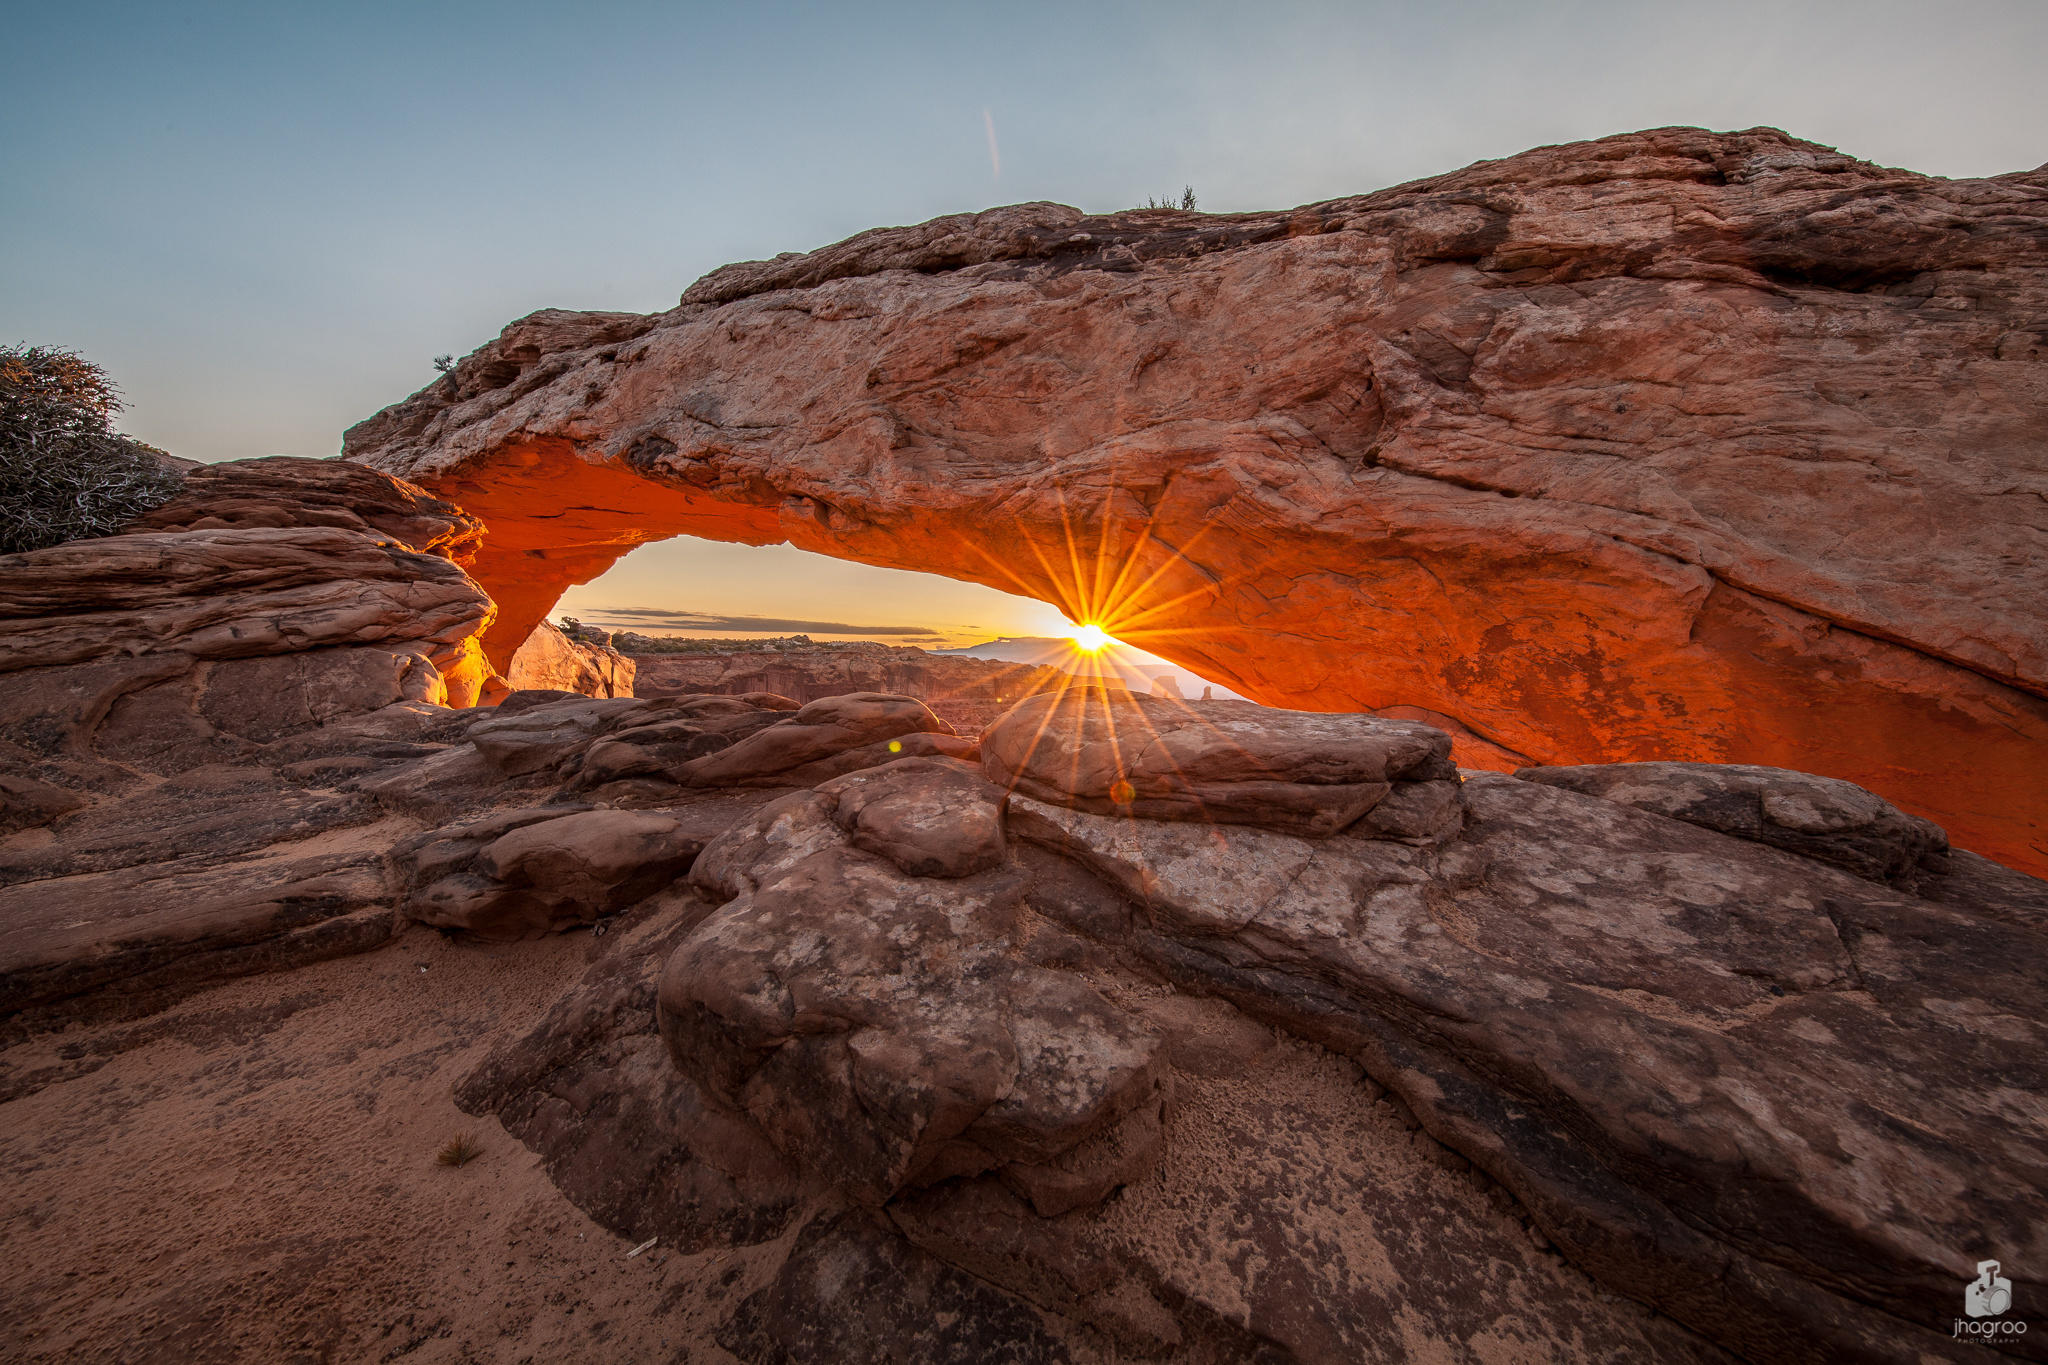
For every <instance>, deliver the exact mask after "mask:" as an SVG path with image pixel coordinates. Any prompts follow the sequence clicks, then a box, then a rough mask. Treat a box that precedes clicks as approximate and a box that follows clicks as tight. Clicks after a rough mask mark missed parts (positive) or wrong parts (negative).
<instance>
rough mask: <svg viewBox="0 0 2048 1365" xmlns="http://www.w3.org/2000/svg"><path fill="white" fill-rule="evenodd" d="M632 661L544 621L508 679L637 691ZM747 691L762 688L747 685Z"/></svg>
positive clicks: (625, 693)
mask: <svg viewBox="0 0 2048 1365" xmlns="http://www.w3.org/2000/svg"><path fill="white" fill-rule="evenodd" d="M635 671H636V670H635V668H634V665H633V661H632V660H631V659H629V658H627V657H626V656H625V655H624V654H621V653H620V652H619V651H618V650H616V649H612V648H610V647H609V646H606V645H597V644H591V643H590V642H589V641H586V640H572V639H570V638H569V637H568V636H567V635H564V634H563V633H562V632H561V631H560V630H558V629H557V628H555V627H554V626H552V625H550V624H549V623H548V622H546V621H543V622H541V623H540V624H539V625H537V626H535V627H534V628H533V634H531V635H529V636H527V637H526V643H525V644H523V645H521V646H519V648H518V649H517V650H516V651H515V652H514V653H513V655H512V663H511V666H510V667H508V668H507V669H506V670H505V683H506V685H507V686H509V687H511V688H512V689H513V690H514V691H536V690H538V691H550V692H581V693H582V694H583V695H585V696H587V697H630V696H632V695H634V686H633V678H634V673H635ZM711 690H715V689H710V688H695V689H691V688H675V689H672V690H670V691H667V692H662V693H655V694H650V695H659V696H680V695H682V694H683V693H684V692H687V691H711ZM742 690H745V691H756V690H759V689H754V688H746V689H742Z"/></svg>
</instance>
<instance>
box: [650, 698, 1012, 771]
mask: <svg viewBox="0 0 2048 1365" xmlns="http://www.w3.org/2000/svg"><path fill="white" fill-rule="evenodd" d="M922 736H932V737H934V738H930V739H923V738H920V737H922ZM955 739H956V737H955V736H954V735H953V727H952V726H950V725H948V724H946V723H945V722H944V721H942V720H940V719H939V718H938V717H937V716H935V715H933V714H932V713H931V710H930V709H929V708H928V707H926V706H925V704H924V703H923V702H921V701H918V700H917V699H916V698H915V697H896V696H890V695H888V694H887V693H882V692H853V693H848V694H846V695H844V696H834V697H825V698H823V699H821V700H819V701H814V702H811V703H810V704H808V705H806V706H804V707H802V708H801V709H799V710H797V711H794V712H791V713H790V714H789V715H787V716H785V717H783V718H782V719H780V720H778V721H777V722H776V723H775V724H774V725H771V726H769V727H768V728H766V729H764V730H760V731H757V732H756V733H754V734H751V735H748V736H747V737H746V738H744V739H742V740H740V741H739V742H738V743H736V744H733V745H731V746H729V747H727V748H724V749H721V750H719V751H718V752H716V753H713V754H707V755H705V756H704V757H702V758H698V759H692V760H691V761H689V762H687V763H684V764H682V765H680V766H679V767H677V768H675V769H674V770H673V771H674V776H675V777H676V779H677V780H678V781H680V782H682V783H684V784H685V785H687V786H693V787H722V786H745V785H755V784H765V785H773V786H803V785H808V784H809V783H812V782H817V781H820V780H822V779H824V778H827V777H836V776H838V775H839V774H840V773H842V772H851V771H854V770H855V769H857V768H864V767H868V766H871V765H873V764H875V763H886V762H888V761H890V759H891V758H894V757H921V756H930V755H933V754H943V755H946V756H948V757H957V756H959V755H961V754H965V753H970V752H972V751H973V748H974V746H973V743H972V742H971V741H958V742H957V743H955V744H951V745H948V744H946V743H945V741H948V740H955Z"/></svg>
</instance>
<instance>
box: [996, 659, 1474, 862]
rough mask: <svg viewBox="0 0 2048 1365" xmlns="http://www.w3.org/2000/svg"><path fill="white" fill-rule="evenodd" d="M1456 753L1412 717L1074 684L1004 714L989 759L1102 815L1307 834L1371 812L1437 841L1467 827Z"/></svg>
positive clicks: (1024, 783)
mask: <svg viewBox="0 0 2048 1365" xmlns="http://www.w3.org/2000/svg"><path fill="white" fill-rule="evenodd" d="M1450 751H1451V740H1450V736H1449V735H1446V734H1445V733H1443V732H1442V731H1441V730H1436V729H1432V728H1430V727H1429V726H1426V725H1421V724H1417V723H1415V722H1413V721H1398V720H1382V719H1379V718H1377V717H1373V716H1357V715H1316V714H1310V713H1307V712H1301V711H1273V710H1268V709H1266V708H1264V707H1259V706H1253V705H1250V704H1248V703H1242V702H1220V703H1210V704H1207V705H1204V706H1203V707H1201V708H1200V709H1199V710H1197V709H1196V708H1193V707H1190V706H1188V705H1186V704H1184V703H1177V702H1174V701H1171V700H1169V699H1166V698H1161V697H1137V696H1132V695H1131V694H1129V693H1121V692H1114V693H1113V692H1104V691H1102V690H1100V689H1093V688H1084V687H1076V688H1071V689H1068V690H1065V691H1062V692H1057V693H1048V694H1046V695H1044V696H1038V697H1032V698H1030V699H1029V700H1026V701H1023V702H1020V703H1018V704H1017V705H1016V706H1015V707H1013V708H1012V709H1011V710H1010V711H1008V712H1007V713H1005V714H1004V715H1003V716H1002V717H1001V718H1000V719H998V720H997V721H996V722H995V724H993V725H991V726H990V727H989V728H988V731H987V732H986V733H985V734H984V735H983V737H982V760H981V761H982V767H983V769H984V771H986V772H987V773H988V775H989V779H990V780H991V781H993V782H995V783H997V784H999V785H1001V786H1003V787H1005V788H1007V789H1009V790H1013V791H1017V792H1021V793H1023V794H1025V795H1027V796H1032V797H1036V798H1038V799H1040V800H1048V801H1055V802H1058V803H1059V804H1061V805H1067V806H1072V807H1074V808H1076V809H1078V810H1089V811H1094V812H1096V813H1097V814H1112V813H1113V814H1122V815H1132V816H1137V817H1140V818H1144V819H1154V820H1201V821H1207V822H1210V823H1217V824H1244V825H1258V826H1262V827H1265V828H1268V829H1284V830H1291V831H1294V832H1296V833H1301V834H1331V833H1334V832H1336V831H1337V830H1340V829H1344V828H1346V827H1347V826H1349V825H1351V824H1352V823H1353V822H1355V821H1357V820H1359V819H1360V818H1361V817H1366V818H1367V821H1368V823H1369V824H1373V825H1375V827H1376V828H1381V829H1382V830H1383V832H1386V833H1388V834H1398V835H1401V836H1404V837H1415V838H1426V837H1429V836H1432V835H1436V834H1439V833H1442V832H1444V831H1445V830H1447V829H1449V828H1451V827H1452V826H1454V825H1455V824H1456V821H1457V814H1458V801H1457V791H1458V773H1457V769H1456V768H1455V767H1453V766H1452V765H1451V762H1450ZM1382 807H1384V810H1382ZM1368 812H1374V815H1372V816H1368V814H1367V813H1368Z"/></svg>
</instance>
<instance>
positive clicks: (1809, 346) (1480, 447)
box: [346, 129, 2048, 870]
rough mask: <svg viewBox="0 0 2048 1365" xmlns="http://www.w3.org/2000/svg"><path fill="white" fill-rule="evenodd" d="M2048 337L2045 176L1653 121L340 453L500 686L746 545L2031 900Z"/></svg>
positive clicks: (843, 319)
mask: <svg viewBox="0 0 2048 1365" xmlns="http://www.w3.org/2000/svg"><path fill="white" fill-rule="evenodd" d="M2044 308H2048V173H2044V172H2040V171H2035V172H2029V173H2021V174H2013V175H2006V176H2000V177H1996V178H1992V179H1987V180H1967V181H1947V180H1940V179H1935V178H1930V177H1927V176H1921V175H1915V174H1911V173H1909V172H1904V171H1895V170H1887V169H1883V168H1880V167H1876V166H1871V165H1868V164H1865V163H1861V162H1857V161H1854V160H1851V159H1850V158H1848V157H1845V156H1841V155H1839V154H1837V153H1835V152H1833V151H1830V150H1828V149H1826V148H1823V147H1818V146H1814V145H1812V144H1809V143H1804V142H1800V141H1797V140H1795V139H1793V138H1790V137H1787V136H1785V135H1784V134H1782V133H1778V132H1774V131H1771V130H1754V131H1750V132H1745V133H1735V134H1713V133H1707V132H1703V131H1700V130H1696V129H1665V130H1659V131H1655V132H1646V133H1637V134H1630V135H1627V136H1622V137H1614V138H1608V139H1604V140H1602V141H1598V142H1592V143H1583V144H1576V145H1572V146H1566V147H1555V148H1543V149H1539V150H1536V151H1532V152H1527V153H1524V154H1522V155H1520V156H1516V157H1512V158H1509V159H1507V160H1504V161H1497V162H1484V163H1480V164H1478V165H1475V166H1472V167H1469V168H1467V169H1465V170H1462V171H1457V172H1454V173H1452V174H1450V175H1445V176H1440V177H1437V178H1435V179H1432V180H1425V181H1419V182H1416V183H1414V184H1411V185H1405V186H1401V187H1398V188H1395V189H1391V190H1385V191H1381V192H1379V193H1376V194H1372V195H1366V196H1362V197H1359V198H1353V199H1343V200H1335V201H1332V202H1329V203H1325V204H1318V205H1313V206H1310V207H1306V208H1302V209H1297V210H1293V211H1291V212H1285V213H1270V214H1241V215H1202V214H1193V213H1179V212H1165V211H1161V212H1128V213H1121V214H1114V215H1109V216H1089V215H1086V214H1083V213H1081V212H1079V211H1078V210H1075V209H1071V208H1065V207H1062V206H1059V205H1054V204H1026V205H1019V206H1015V207H1011V208H1005V209H996V210H991V211H989V212H987V213H982V214H977V215H962V216H957V217H952V218H944V219H939V220H935V221H934V222H931V223H928V224H924V225H922V226H919V227H912V228H892V229H885V230H878V231H875V232H870V233H865V234H862V235H861V236H859V237H855V238H852V239H850V240H849V241H846V242H843V243H840V244H839V245H837V246H833V247H829V248H826V249H824V250H821V251H817V252H813V253H811V254H809V255H804V256H793V257H781V258H777V259H776V260H773V261H763V262H755V263H751V264H746V265H736V266H731V267H727V268H726V269H723V270H720V271H717V272H715V273H713V274H712V275H710V276H707V277H706V278H705V279H703V280H701V281H699V282H698V283H697V284H696V285H694V286H692V287H691V288H690V290H689V291H688V292H687V293H686V294H685V295H684V296H683V301H682V303H681V305H680V306H679V307H677V308H676V309H674V310H672V311H670V312H668V313H664V314H660V315H656V316H649V317H639V316H633V315H628V314H594V313H567V312H552V311H551V312H543V313H537V314H534V315H533V316H531V317H529V318H526V319H523V320H521V321H519V322H517V323H514V324H513V325H511V326H510V327H508V328H507V329H506V330H505V332H504V334H503V335H502V336H501V337H499V339H498V340H496V341H494V342H492V343H491V344H489V345H488V346H485V347H484V348H483V349H482V350H480V351H478V352H477V353H475V354H474V355H472V356H470V357H469V358H468V359H466V360H465V361H463V362H462V364H461V365H459V366H458V367H457V369H456V370H455V372H454V373H453V374H451V375H450V376H448V377H447V378H445V379H442V380H440V381H438V382H437V383H436V384H434V385H433V386H432V387H431V388H428V389H426V390H423V391H422V392H420V393H419V394H417V395H415V396H414V397H413V398H411V399H409V400H408V401H406V402H405V403H402V404H400V405H398V406H397V407H394V408H391V409H389V410H387V411H385V412H383V413H381V414H379V415H378V416H376V417H374V418H372V419H370V420H369V421H366V422H364V423H362V424H361V425H359V426H357V427H355V428H354V429H353V430H351V431H350V432H349V434H348V438H347V444H346V451H347V453H348V454H349V456H350V457H352V458H354V459H357V460H361V461H365V462H368V463H370V464H373V465H375V466H377V467H379V468H382V469H386V470H389V471H391V472H394V473H398V474H401V475H403V476H404V477H406V478H409V479H412V480H414V481H415V482H419V483H421V484H423V485H425V486H427V487H429V488H432V489H434V490H435V491H437V492H439V493H441V494H443V495H444V496H448V497H451V498H454V499H455V500H456V501H458V502H460V503H461V504H462V505H463V506H464V507H466V508H468V509H470V510H471V511H473V512H475V513H476V514H477V515H479V516H480V517H482V519H483V520H484V521H485V522H486V523H487V524H488V526H489V527H490V534H489V536H488V538H487V540H486V543H485V545H484V547H483V549H482V550H481V552H480V553H479V556H478V558H477V560H476V567H475V572H476V574H477V576H478V578H479V580H480V581H481V582H483V583H484V584H485V585H486V586H487V587H488V588H489V589H490V591H491V593H492V595H493V596H494V597H495V598H496V599H497V600H498V602H499V605H500V608H501V612H502V616H501V621H500V623H499V625H498V626H497V627H496V628H495V630H494V633H493V634H492V636H491V637H490V648H491V651H492V656H493V657H494V658H497V659H500V660H503V659H504V658H505V657H507V655H508V653H509V651H510V650H511V649H512V648H514V647H516V645H517V644H518V642H519V641H521V640H523V639H525V638H526V635H527V634H528V632H529V631H530V630H531V629H532V628H533V626H534V625H535V624H536V623H537V622H538V621H539V620H540V619H541V618H542V617H543V616H544V615H545V613H546V612H547V610H548V609H549V607H550V606H551V605H552V604H553V602H554V601H555V599H556V598H557V596H558V595H559V594H560V593H561V591H562V590H563V589H564V588H565V587H566V586H567V585H569V584H571V583H576V582H582V581H586V580H588V579H590V578H591V577H594V576H595V575H596V574H598V573H600V572H602V571H603V569H604V568H605V567H606V566H607V565H609V564H610V563H611V562H613V560H615V559H616V558H617V557H618V556H619V555H620V554H622V553H624V552H625V551H626V550H628V549H630V548H631V547H632V546H634V545H636V544H639V543H642V542H644V541H647V540H653V539H659V538H662V537H665V536H670V535H676V534H692V535H701V536H709V537H713V538H718V539H727V540H741V541H747V542H751V543H763V542H772V541H782V540H787V541H789V542H791V543H794V544H796V545H799V546H801V547H803V548H806V549H810V550H816V551H821V552H825V553H831V554H836V555H841V556H846V557H849V558H854V559H860V560H865V561H868V562H871V563H877V564H886V565H891V566H896V567H903V568H912V569H925V570H932V571H936V572H941V573H946V574H949V575H953V576H959V577H969V578H975V579H979V580H980V581H983V582H986V583H990V584H993V585H995V586H998V587H1001V588H1005V589H1007V590H1010V591H1016V592H1022V593H1027V594H1030V595H1032V596H1036V597H1039V598H1043V599H1045V600H1047V601H1051V602H1055V603H1057V604H1059V605H1060V606H1061V607H1062V608H1063V609H1064V610H1066V611H1067V612H1069V613H1070V614H1071V615H1073V616H1074V617H1075V619H1092V620H1098V621H1102V622H1104V623H1105V624H1106V625H1108V626H1110V627H1111V628H1112V629H1113V630H1114V631H1115V633H1117V634H1118V635H1120V636H1122V637H1123V638H1125V639H1128V640H1131V641H1132V642H1134V643H1137V644H1141V645H1143V646H1144V647H1146V648H1148V649H1152V650H1155V651H1157V652H1158V653H1161V654H1163V655H1166V656H1168V657H1170V658H1173V659H1175V660H1177V661H1179V662H1182V663H1184V664H1186V665H1187V666H1189V667H1191V668H1194V669H1196V670H1197V671H1198V672H1200V673H1202V674H1203V675H1205V676H1210V677H1215V678H1219V679H1222V680H1226V681H1228V682H1229V683H1230V684H1231V685H1232V686H1233V687H1236V688H1238V689H1239V690H1241V691H1243V692H1244V693H1246V694H1247V695H1250V696H1253V697H1255V698H1257V699H1259V700H1261V701H1265V702H1269V703H1273V704H1276V705H1286V706H1297V707H1305V708H1320V709H1333V710H1334V709H1377V708H1381V707H1388V706H1413V707H1421V708H1424V709H1426V710H1429V711H1433V712H1436V713H1439V714H1442V715H1445V716H1448V717H1452V718H1455V719H1456V720H1457V721H1459V722H1461V723H1462V724H1463V725H1465V726H1468V727H1470V729H1471V730H1472V731H1474V732H1476V733H1477V734H1478V735H1479V736H1481V737H1483V738H1484V739H1487V740H1489V741H1492V742H1494V743H1496V744H1498V745H1500V746H1504V747H1505V749H1507V750H1509V751H1512V752H1513V753H1514V754H1519V755H1522V756H1524V758H1525V759H1526V760H1528V761H1533V762H1540V763H1584V762H1603V761H1614V760H1635V759H1667V760H1688V761H1732V762H1743V763H1756V764H1767V765H1773V766H1784V767H1792V768H1797V769H1800V770H1803V771H1810V772H1816V773H1821V774H1826V775H1831V776H1836V777H1841V778H1845V779H1848V780H1850V781H1853V782H1856V783H1858V784H1859V785H1862V786H1864V787H1867V788H1869V789H1872V790H1874V791H1877V792H1880V793H1882V794H1884V795H1885V796H1886V797H1888V798H1889V799H1891V800H1893V801H1895V802H1897V803H1898V804H1900V805H1901V806H1903V807H1905V808H1907V809H1910V810H1912V811H1914V812H1915V813H1917V814H1921V815H1925V816H1927V817H1930V818H1932V819H1934V820H1936V821H1937V822H1938V823H1940V824H1942V825H1943V826H1944V827H1946V828H1947V829H1948V830H1949V832H1950V834H1951V835H1952V836H1953V837H1954V838H1955V839H1956V840H1957V842H1958V843H1959V844H1961V845H1963V846H1965V847H1968V848H1974V849H1977V850H1979V851H1981V852H1984V853H1987V854H1990V855H1993V856H1995V857H1998V858H2000V859H2003V860H2005V861H2007V862H2010V863H2013V864H2014V865H2018V866H2025V867H2029V868H2032V869H2035V870H2040V869H2043V868H2048V832H2044V818H2048V784H2044V783H2042V782H2041V780H2040V773H2041V772H2042V771H2043V769H2044V767H2048V702H2044V699H2043V698H2044V693H2048V612H2044V609H2043V606H2042V604H2043V603H2044V602H2048V551H2044V549H2043V545H2044V540H2043V531H2044V527H2048V511H2044V508H2048V501H2044V496H2043V494H2044V491H2048V482H2044V479H2048V473H2044V460H2048V456H2044V449H2048V447H2044V443H2043V440H2042V433H2043V431H2048V366H2044V364H2043V357H2044V353H2048V339H2044V337H2048V334H2044V332H2043V331H2042V326H2041V318H2042V316H2043V311H2044ZM1070 549H1071V551H1072V552H1071V553H1070ZM1494 760H1495V761H1496V762H1500V761H1503V759H1502V757H1501V756H1500V755H1499V754H1497V753H1496V754H1495V755H1494Z"/></svg>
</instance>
